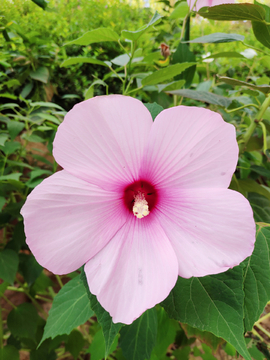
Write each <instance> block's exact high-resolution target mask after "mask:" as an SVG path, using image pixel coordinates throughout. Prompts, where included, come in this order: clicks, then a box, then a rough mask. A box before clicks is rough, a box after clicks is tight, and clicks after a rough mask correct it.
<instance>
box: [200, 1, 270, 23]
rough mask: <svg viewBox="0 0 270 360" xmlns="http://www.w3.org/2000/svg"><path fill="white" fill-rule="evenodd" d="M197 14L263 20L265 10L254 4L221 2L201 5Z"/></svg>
mask: <svg viewBox="0 0 270 360" xmlns="http://www.w3.org/2000/svg"><path fill="white" fill-rule="evenodd" d="M199 14H200V15H201V16H203V17H205V18H207V19H213V20H258V21H263V20H264V18H265V11H264V9H263V8H262V7H261V6H258V5H254V4H223V5H217V6H212V7H208V8H206V7H203V8H201V9H200V10H199Z"/></svg>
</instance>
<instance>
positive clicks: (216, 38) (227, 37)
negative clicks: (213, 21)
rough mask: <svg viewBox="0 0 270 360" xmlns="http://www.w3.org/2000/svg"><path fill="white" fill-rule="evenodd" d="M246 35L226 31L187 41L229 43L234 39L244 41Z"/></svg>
mask: <svg viewBox="0 0 270 360" xmlns="http://www.w3.org/2000/svg"><path fill="white" fill-rule="evenodd" d="M244 39H245V37H244V36H243V35H238V34H225V33H214V34H210V35H205V36H201V37H198V38H196V39H193V40H189V41H186V42H188V43H202V44H207V43H209V44H212V43H227V42H233V41H244Z"/></svg>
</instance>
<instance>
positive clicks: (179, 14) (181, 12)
mask: <svg viewBox="0 0 270 360" xmlns="http://www.w3.org/2000/svg"><path fill="white" fill-rule="evenodd" d="M188 12H189V6H188V4H187V2H186V1H183V2H180V3H179V4H178V5H177V6H176V7H175V9H174V10H173V12H172V13H171V15H170V16H169V18H170V19H184V18H185V17H186V15H187V14H188Z"/></svg>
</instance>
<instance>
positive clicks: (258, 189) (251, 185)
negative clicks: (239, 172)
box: [234, 179, 270, 200]
mask: <svg viewBox="0 0 270 360" xmlns="http://www.w3.org/2000/svg"><path fill="white" fill-rule="evenodd" d="M234 189H235V190H237V191H240V192H241V193H243V192H248V193H249V192H255V193H258V194H260V195H263V196H265V197H266V198H267V199H268V200H270V192H269V191H268V190H267V189H265V188H264V187H263V186H262V185H260V184H258V183H257V182H256V181H255V180H252V179H246V180H238V181H237V184H236V186H234Z"/></svg>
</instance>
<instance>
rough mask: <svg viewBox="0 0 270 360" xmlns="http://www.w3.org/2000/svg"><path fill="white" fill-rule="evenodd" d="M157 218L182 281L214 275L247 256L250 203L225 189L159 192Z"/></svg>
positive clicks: (250, 232)
mask: <svg viewBox="0 0 270 360" xmlns="http://www.w3.org/2000/svg"><path fill="white" fill-rule="evenodd" d="M161 197H162V198H161V200H160V202H159V204H158V209H157V210H158V211H157V214H158V215H157V216H158V218H159V222H160V224H161V226H162V228H163V229H164V231H165V233H166V235H167V236H168V238H169V239H170V241H171V243H172V246H173V248H174V250H175V252H176V255H177V258H178V263H179V275H180V276H182V277H185V278H189V277H191V276H205V275H210V274H217V273H220V272H223V271H226V270H228V269H229V268H231V267H234V266H236V265H238V264H239V263H240V262H241V261H243V260H244V259H245V258H246V257H248V256H250V255H251V253H252V251H253V248H254V242H255V223H254V220H253V214H252V209H251V207H250V205H249V202H248V201H247V200H246V198H244V196H242V195H241V194H240V193H238V192H236V191H233V190H228V189H194V190H189V189H188V190H187V189H183V190H181V189H180V190H173V189H169V190H162V194H161Z"/></svg>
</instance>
